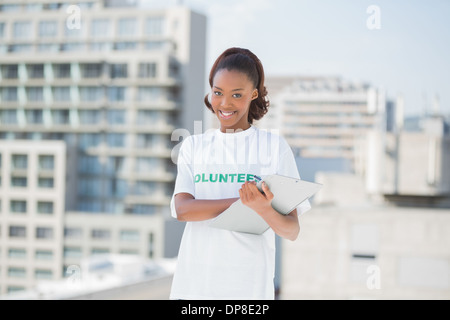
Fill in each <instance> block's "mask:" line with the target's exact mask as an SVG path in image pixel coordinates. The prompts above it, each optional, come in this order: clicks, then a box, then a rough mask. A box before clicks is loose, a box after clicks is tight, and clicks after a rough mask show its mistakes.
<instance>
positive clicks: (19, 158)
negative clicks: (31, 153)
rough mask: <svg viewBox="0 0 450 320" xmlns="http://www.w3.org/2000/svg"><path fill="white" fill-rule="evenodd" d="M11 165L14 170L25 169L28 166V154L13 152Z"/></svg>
mask: <svg viewBox="0 0 450 320" xmlns="http://www.w3.org/2000/svg"><path fill="white" fill-rule="evenodd" d="M12 167H13V169H16V170H26V169H27V167H28V156H27V155H25V154H13V155H12Z"/></svg>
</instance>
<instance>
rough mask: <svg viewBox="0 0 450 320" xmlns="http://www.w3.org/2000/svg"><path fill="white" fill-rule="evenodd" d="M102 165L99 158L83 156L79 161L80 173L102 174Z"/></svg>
mask: <svg viewBox="0 0 450 320" xmlns="http://www.w3.org/2000/svg"><path fill="white" fill-rule="evenodd" d="M102 171H103V170H102V164H101V163H100V159H99V157H96V156H87V155H81V156H80V159H79V161H78V173H84V174H86V173H91V174H98V175H100V174H102Z"/></svg>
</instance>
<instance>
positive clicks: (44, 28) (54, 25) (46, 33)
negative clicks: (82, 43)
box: [39, 21, 58, 37]
mask: <svg viewBox="0 0 450 320" xmlns="http://www.w3.org/2000/svg"><path fill="white" fill-rule="evenodd" d="M57 33H58V22H57V21H41V22H39V37H56V35H57Z"/></svg>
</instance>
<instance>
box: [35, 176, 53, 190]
mask: <svg viewBox="0 0 450 320" xmlns="http://www.w3.org/2000/svg"><path fill="white" fill-rule="evenodd" d="M53 186H54V180H53V178H38V187H39V188H45V189H51V188H53Z"/></svg>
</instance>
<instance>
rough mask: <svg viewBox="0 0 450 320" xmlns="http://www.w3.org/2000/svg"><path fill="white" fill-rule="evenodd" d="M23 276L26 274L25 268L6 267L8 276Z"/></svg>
mask: <svg viewBox="0 0 450 320" xmlns="http://www.w3.org/2000/svg"><path fill="white" fill-rule="evenodd" d="M25 276H26V270H25V268H16V267H9V268H8V277H11V278H25Z"/></svg>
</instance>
